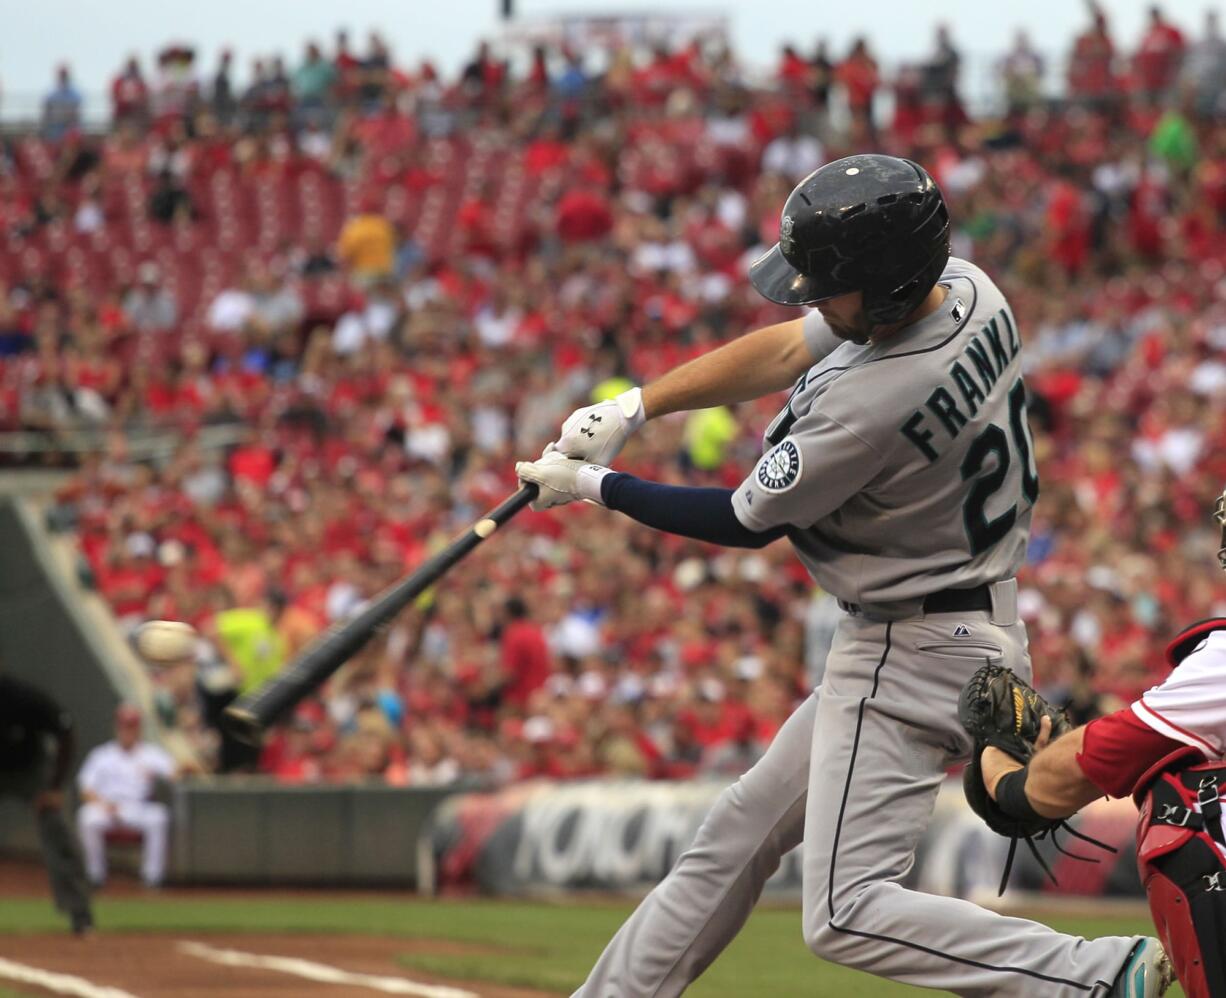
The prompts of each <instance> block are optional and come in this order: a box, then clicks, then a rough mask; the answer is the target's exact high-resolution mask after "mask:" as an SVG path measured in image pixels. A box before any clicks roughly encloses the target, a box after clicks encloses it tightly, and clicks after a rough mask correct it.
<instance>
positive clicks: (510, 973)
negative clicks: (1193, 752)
mask: <svg viewBox="0 0 1226 998" xmlns="http://www.w3.org/2000/svg"><path fill="white" fill-rule="evenodd" d="M628 910H629V905H628V904H621V903H618V904H614V903H609V904H556V905H554V904H532V903H512V902H498V901H486V900H476V899H474V900H448V901H418V900H415V899H409V898H390V897H388V898H383V897H377V896H376V897H370V898H366V897H363V898H356V899H354V898H336V897H329V896H328V895H326V894H324V895H318V894H311V895H309V896H306V897H293V896H290V897H284V896H276V895H270V896H269V897H268V898H267V899H265V898H261V897H259V896H258V895H257V896H254V897H253V896H251V895H249V894H248V895H244V896H242V897H236V898H234V899H230V898H227V897H225V896H224V895H220V896H219V895H209V896H208V897H202V898H200V899H192V898H188V899H184V898H183V897H182V896H179V897H152V898H115V899H107V898H105V897H103V898H101V899H99V901H98V904H97V909H96V917H97V921H98V925H99V928H100V931H101V935H102V936H103V938H105V935H106V933H108V932H165V933H192V934H195V935H197V936H198V935H200V934H203V933H209V932H227V933H234V932H256V933H269V932H287V933H323V934H365V935H379V936H405V937H407V938H414V939H417V940H447V941H450V942H453V943H466V944H471V945H470V946H469V947H462V948H461V949H462V950H463V951H462V952H458V953H457V952H446V953H443V952H439V953H438V954H432V953H430V952H429V949H428V947H427V948H425V951H424V952H423V951H422V947H420V946H418V947H417V948H416V950H417V951H415V952H414V953H413V954H411V955H410V954H406V955H405V956H403V957H402V958H401V962H402V963H403V965H404V967H405V969H406V970H418V971H421V972H425V973H428V974H433V975H438V976H440V977H449V978H455V979H462V980H469V981H487V982H490V983H493V984H503V985H510V986H516V987H531V988H537V989H540V990H543V991H550V992H555V993H558V994H568V993H569V992H570V990H571V989H572V988H574V987H575V986H576V985H577V984H578V983H579V982H580V981H581V980H582V979H583V976H584V974H585V973H586V971H587V970H588V968H589V967H590V966H591V964H592V962H593V961H594V960H595V958H596V956H597V954H598V953H599V952H600V950H601V948H602V946H603V945H604V943H605V942H606V941H607V940H608V938H609V937H610V936H611V935H612V933H613V932H614V930H615V929H616V928H617V926H618V925H619V924H620V923H621V921H622V919H623V918H624V917H625V915H626V913H627V912H628ZM1050 924H1052V925H1054V926H1056V927H1057V928H1060V929H1064V930H1067V931H1071V932H1077V933H1079V934H1082V935H1087V936H1098V935H1125V934H1133V933H1144V932H1147V931H1149V926H1148V922H1147V921H1146V920H1145V919H1142V918H1098V919H1085V918H1082V919H1070V918H1054V919H1051V920H1050ZM56 931H62V922H61V921H60V920H59V918H58V917H57V916H56V915H55V913H54V912H53V911H52V910H51V908H50V905H49V904H48V903H47V902H45V901H43V900H40V899H36V898H16V899H14V898H7V899H4V900H3V903H0V932H3V933H37V932H56ZM452 949H453V950H454V949H455V948H454V947H453V948H452ZM21 993H22V992H13V991H11V990H10V991H4V990H2V989H0V996H3V998H8V996H9V995H11V994H21ZM924 993H931V992H923V991H920V990H919V989H916V988H910V987H905V986H902V985H897V984H893V983H889V982H883V981H879V980H878V979H876V978H874V977H871V976H868V975H865V974H860V973H856V972H854V971H848V970H843V969H842V968H839V967H835V966H832V965H830V964H826V963H821V962H819V961H817V960H816V959H814V958H813V957H812V956H811V955H810V954H809V953H808V951H807V950H806V949H805V947H804V945H803V943H802V942H801V939H800V914H799V912H798V911H797V910H795V909H791V908H774V909H772V908H764V909H763V910H760V911H758V912H757V913H756V914H755V915H754V916H753V918H752V919H751V920H750V922H749V924H748V926H747V927H746V929H745V931H744V932H743V933H742V934H741V936H740V937H739V938H738V939H737V940H736V942H735V943H734V944H733V945H732V947H731V948H730V949H729V950H728V951H727V952H726V953H725V954H724V955H723V957H722V958H721V959H720V960H718V961H717V962H716V963H715V965H714V966H713V967H712V968H711V969H710V970H709V971H707V973H706V974H705V975H704V976H703V978H702V979H701V980H700V981H699V982H698V983H697V984H696V985H695V986H694V987H693V988H692V989H691V990H690V991H689V992H688V994H692V995H695V996H698V998H716V996H721V998H732V996H737V998H740V996H755V995H770V996H787V995H801V994H803V995H855V996H856V998H893V996H902V995H917V994H924ZM1174 993H1175V994H1180V995H1181V994H1182V992H1174Z"/></svg>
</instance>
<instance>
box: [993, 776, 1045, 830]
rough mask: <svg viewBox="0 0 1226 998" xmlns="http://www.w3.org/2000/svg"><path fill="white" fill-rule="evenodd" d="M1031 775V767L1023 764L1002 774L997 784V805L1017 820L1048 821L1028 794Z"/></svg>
mask: <svg viewBox="0 0 1226 998" xmlns="http://www.w3.org/2000/svg"><path fill="white" fill-rule="evenodd" d="M1029 775H1030V772H1029V769H1028V768H1027V767H1026V766H1023V767H1022V768H1021V769H1015V770H1014V771H1013V772H1012V773H1006V774H1005V775H1004V776H1002V777H1001V778H1000V780H999V782H997V784H996V806H997V807H999V808H1000V809H1001V811H1003V812H1004V813H1005V814H1006V815H1008V816H1009V817H1010V818H1014V819H1015V820H1017V821H1047V820H1048V819H1047V818H1044V817H1043V815H1041V814H1039V812H1038V811H1036V810H1035V809H1034V808H1033V807H1032V806H1031V804H1030V798H1029V797H1027V796H1026V777H1027V776H1029Z"/></svg>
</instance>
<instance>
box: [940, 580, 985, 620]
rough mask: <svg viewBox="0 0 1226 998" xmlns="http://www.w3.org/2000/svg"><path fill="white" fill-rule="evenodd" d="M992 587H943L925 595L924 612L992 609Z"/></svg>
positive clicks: (960, 611)
mask: <svg viewBox="0 0 1226 998" xmlns="http://www.w3.org/2000/svg"><path fill="white" fill-rule="evenodd" d="M991 609H992V589H991V587H990V586H976V587H975V588H974V589H942V590H941V591H940V592H935V593H929V594H928V595H927V596H925V597H924V613H965V612H967V611H970V610H991Z"/></svg>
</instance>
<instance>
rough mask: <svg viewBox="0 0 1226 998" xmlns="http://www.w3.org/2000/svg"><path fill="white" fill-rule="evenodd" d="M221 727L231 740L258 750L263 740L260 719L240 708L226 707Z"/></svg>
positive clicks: (262, 727)
mask: <svg viewBox="0 0 1226 998" xmlns="http://www.w3.org/2000/svg"><path fill="white" fill-rule="evenodd" d="M221 725H222V727H223V728H224V729H225V731H226V733H227V734H228V735H230V737H231V738H234V739H235V740H236V741H240V742H242V743H243V744H244V745H251V746H253V747H257V748H258V747H259V745H260V743H261V742H263V740H264V725H263V724H261V723H260V719H259V718H258V717H256V716H255V715H254V714H253V713H251V711H249V710H245V709H244V708H242V707H227V708H226V710H225V713H224V714H223V715H222V720H221Z"/></svg>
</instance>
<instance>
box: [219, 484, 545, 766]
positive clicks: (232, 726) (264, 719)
mask: <svg viewBox="0 0 1226 998" xmlns="http://www.w3.org/2000/svg"><path fill="white" fill-rule="evenodd" d="M537 491H538V490H537V486H536V485H534V484H532V483H528V484H526V485H523V486H522V487H521V488H520V489H519V490H518V491H517V492H515V493H513V494H512V495H510V496H508V497H507V498H506V499H504V500H503V501H502V502H501V503H499V504H498V505H497V506H495V507H494V508H493V509H492V510H490V511H489V512H488V513H486V514H485V515H484V516H483V517H481V519H479V520H478V521H477V522H476V523H474V524H473V525H472V526H471V527H469V528H468V529H467V530H466V531H464V533H463V534H461V535H460V536H459V537H457V538H456V539H455V540H454V541H452V542H451V543H450V544H448V545H447V547H445V548H443V550H442V551H439V552H438V554H436V555H434V556H433V557H431V558H429V559H428V560H427V561H426V562H425V563H424V564H423V565H421V566H420V567H419V568H417V569H416V570H415V571H414V572H412V573H411V574H410V575H407V576H405V577H404V578H403V579H401V580H400V581H399V582H395V583H393V584H392V585H391V586H389V587H388V588H387V589H385V590H383V592H381V593H380V594H379V595H378V596H376V597H375V598H374V600H373V601H372V602H371V604H370V606H368V607H367V608H366V609H365V610H363V611H362V612H361V613H359V614H358V615H357V616H356V617H353V618H351V619H349V620H345V621H342V622H340V623H338V624H334V625H333V626H332V627H330V628H329V629H328V630H327V631H325V632H324V633H323V634H321V635H320V636H319V637H318V638H316V639H315V640H314V641H312V642H311V643H310V645H308V646H307V647H306V648H304V649H303V651H302V653H301V654H300V655H299V656H298V657H297V658H296V659H294V661H292V662H291V663H290V664H289V665H288V666H286V667H285V668H284V669H282V670H281V671H280V672H279V673H277V674H276V675H275V676H273V677H272V678H271V679H269V680H268V681H267V682H266V683H264V684H263V685H262V686H261V687H260V688H259V689H257V690H253V691H252V692H251V693H248V694H247V695H246V696H243V697H240V698H239V699H238V700H237V701H236V702H235V703H233V704H231V705H230V706H229V707H227V708H226V712H225V717H224V721H223V723H224V724H225V726H226V729H227V730H228V731H229V732H230V733H231V734H232V735H233V736H234V737H235V738H237V739H239V740H240V741H243V742H246V743H247V744H249V745H258V744H259V743H260V740H261V738H262V736H263V733H264V730H265V729H266V728H267V727H268V726H269V725H271V724H272V723H273V722H274V721H276V720H277V718H279V717H280V716H281V715H283V714H284V713H285V712H286V711H288V710H290V709H291V708H292V707H295V706H297V705H298V704H299V703H301V702H302V701H303V700H304V699H306V697H308V696H310V695H311V694H312V693H313V692H315V690H317V689H319V687H320V686H322V685H323V684H324V683H325V682H326V681H327V680H328V678H329V677H330V676H331V675H332V674H333V673H334V672H336V670H337V669H339V668H340V667H341V666H342V665H344V664H345V663H346V662H347V661H349V659H351V658H352V657H353V656H354V655H355V654H357V652H358V651H359V650H360V649H361V648H362V646H363V645H365V644H366V642H368V641H369V640H370V639H371V638H372V637H374V635H375V633H376V632H377V631H378V630H379V628H381V627H382V626H383V625H384V624H386V623H387V622H388V621H390V620H391V619H392V618H393V617H395V616H396V614H398V613H399V612H400V611H401V610H403V609H404V608H405V607H406V606H408V605H409V603H411V602H412V601H413V600H414V599H416V598H417V597H418V596H419V595H421V593H422V592H424V591H425V590H426V589H428V588H429V587H430V586H432V585H433V584H434V583H435V582H437V581H438V580H439V579H440V578H442V576H443V575H445V574H446V573H447V572H448V571H450V570H451V569H452V568H453V567H454V566H455V565H456V564H458V563H459V562H460V561H462V560H463V559H464V558H465V557H467V556H468V554H469V553H470V552H471V551H472V550H473V549H474V548H475V547H476V546H477V545H478V544H480V543H481V542H482V541H483V540H485V539H486V538H487V537H489V536H490V534H492V533H493V532H494V531H495V530H497V529H498V528H499V527H501V526H502V525H503V524H504V523H506V522H507V521H508V520H510V519H511V517H513V516H514V515H515V514H516V513H518V512H519V511H520V510H522V509H523V508H524V507H525V506H527V505H528V504H529V503H530V502H532V500H533V499H535V498H536V494H537Z"/></svg>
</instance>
